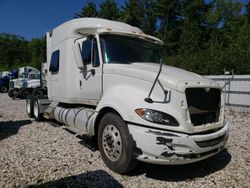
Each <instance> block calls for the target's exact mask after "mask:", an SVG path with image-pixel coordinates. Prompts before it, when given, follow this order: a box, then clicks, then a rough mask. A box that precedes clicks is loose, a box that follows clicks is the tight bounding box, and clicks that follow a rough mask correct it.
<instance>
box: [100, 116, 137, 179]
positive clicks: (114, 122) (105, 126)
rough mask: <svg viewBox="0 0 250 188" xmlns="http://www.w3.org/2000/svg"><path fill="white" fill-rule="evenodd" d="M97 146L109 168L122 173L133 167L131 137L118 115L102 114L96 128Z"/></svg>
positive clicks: (134, 162)
mask: <svg viewBox="0 0 250 188" xmlns="http://www.w3.org/2000/svg"><path fill="white" fill-rule="evenodd" d="M98 146H99V150H100V153H101V156H102V158H103V161H104V163H105V164H106V165H107V166H108V167H109V168H110V169H111V170H113V171H115V172H117V173H119V174H124V173H126V172H128V171H130V170H132V169H133V168H134V167H135V165H136V159H135V158H134V156H133V149H134V147H133V138H132V136H131V135H130V134H129V130H128V127H127V125H126V124H125V122H124V121H123V120H122V119H121V117H120V116H119V115H117V114H115V113H108V114H106V115H104V117H103V118H102V120H101V122H100V126H99V129H98Z"/></svg>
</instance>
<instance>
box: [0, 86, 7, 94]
mask: <svg viewBox="0 0 250 188" xmlns="http://www.w3.org/2000/svg"><path fill="white" fill-rule="evenodd" d="M0 91H1V92H2V93H5V92H7V91H8V88H7V87H1V88H0Z"/></svg>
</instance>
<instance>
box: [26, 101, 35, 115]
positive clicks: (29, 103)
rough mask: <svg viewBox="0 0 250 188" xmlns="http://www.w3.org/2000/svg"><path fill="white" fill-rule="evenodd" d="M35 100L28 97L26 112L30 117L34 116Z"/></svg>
mask: <svg viewBox="0 0 250 188" xmlns="http://www.w3.org/2000/svg"><path fill="white" fill-rule="evenodd" d="M33 110H34V109H33V100H32V99H30V98H28V99H26V113H27V114H28V116H29V118H34V111H33Z"/></svg>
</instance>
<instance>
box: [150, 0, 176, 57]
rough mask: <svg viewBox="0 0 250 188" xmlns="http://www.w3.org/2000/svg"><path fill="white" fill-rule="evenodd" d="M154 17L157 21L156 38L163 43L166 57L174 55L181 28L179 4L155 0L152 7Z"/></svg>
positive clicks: (170, 0)
mask: <svg viewBox="0 0 250 188" xmlns="http://www.w3.org/2000/svg"><path fill="white" fill-rule="evenodd" d="M153 11H154V15H155V17H156V18H157V20H158V24H159V29H158V37H159V38H161V39H162V40H163V41H164V43H165V51H166V52H167V54H168V55H170V54H176V52H177V50H178V40H179V37H180V32H181V29H180V26H181V3H180V1H178V0H176V1H172V0H156V2H155V5H154V7H153Z"/></svg>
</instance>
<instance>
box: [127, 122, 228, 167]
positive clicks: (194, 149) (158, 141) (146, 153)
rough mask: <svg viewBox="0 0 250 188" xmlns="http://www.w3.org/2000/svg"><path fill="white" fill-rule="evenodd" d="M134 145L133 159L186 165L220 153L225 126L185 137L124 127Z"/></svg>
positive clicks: (143, 128) (133, 126) (225, 133)
mask: <svg viewBox="0 0 250 188" xmlns="http://www.w3.org/2000/svg"><path fill="white" fill-rule="evenodd" d="M128 128H129V131H130V133H131V135H132V136H133V139H134V141H135V155H136V158H137V159H138V160H140V161H145V162H148V163H154V164H187V163H192V162H196V161H200V160H203V159H206V158H208V157H210V156H213V155H215V154H216V153H218V152H220V151H221V150H222V149H223V148H224V146H225V144H226V142H227V139H228V134H229V125H228V123H227V122H226V123H225V125H224V127H222V128H220V129H219V130H218V131H216V132H213V133H210V134H202V133H200V134H195V135H188V134H184V133H175V132H171V131H163V130H157V129H151V128H145V127H141V126H137V125H133V124H128Z"/></svg>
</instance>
